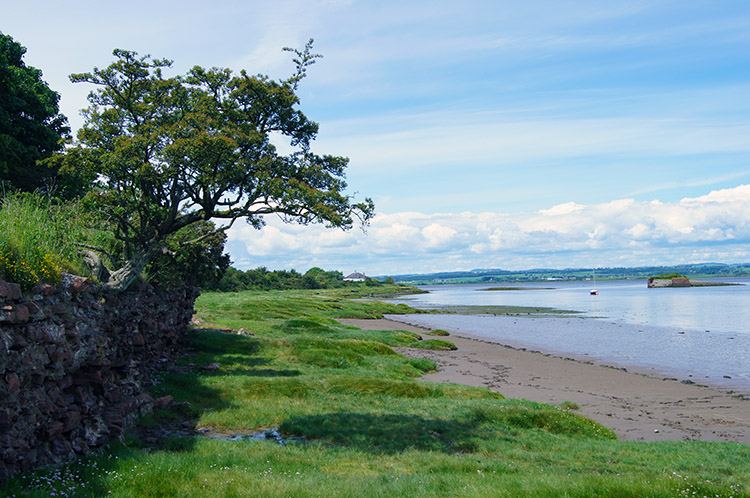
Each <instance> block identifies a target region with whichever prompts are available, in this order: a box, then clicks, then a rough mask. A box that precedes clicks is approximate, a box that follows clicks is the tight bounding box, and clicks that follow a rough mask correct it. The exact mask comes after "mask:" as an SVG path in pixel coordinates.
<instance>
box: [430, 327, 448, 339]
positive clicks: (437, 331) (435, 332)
mask: <svg viewBox="0 0 750 498" xmlns="http://www.w3.org/2000/svg"><path fill="white" fill-rule="evenodd" d="M426 334H428V335H437V336H442V337H447V336H449V335H451V333H450V332H448V331H447V330H443V329H435V330H430V331H429V332H426Z"/></svg>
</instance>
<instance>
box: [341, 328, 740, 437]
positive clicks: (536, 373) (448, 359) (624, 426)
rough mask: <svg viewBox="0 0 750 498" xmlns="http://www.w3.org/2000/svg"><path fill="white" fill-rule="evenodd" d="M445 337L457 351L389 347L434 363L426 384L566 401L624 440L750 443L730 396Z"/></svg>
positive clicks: (733, 397)
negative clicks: (434, 366)
mask: <svg viewBox="0 0 750 498" xmlns="http://www.w3.org/2000/svg"><path fill="white" fill-rule="evenodd" d="M339 321H340V322H341V323H343V324H346V325H353V326H355V327H359V328H361V329H364V330H407V331H412V332H417V333H419V334H422V335H425V334H426V333H428V331H427V330H426V329H424V328H421V327H416V326H413V325H409V324H407V323H402V322H397V321H393V320H388V319H371V320H360V319H341V320H339ZM446 339H448V340H450V341H451V342H453V343H454V344H455V345H456V346H457V347H458V349H457V350H455V351H431V350H421V349H413V348H396V349H397V350H398V351H399V352H401V353H403V354H405V355H407V356H411V357H420V358H429V359H431V360H433V361H435V362H436V363H437V365H438V372H436V373H432V374H428V375H425V376H424V377H423V379H424V380H425V381H429V382H451V383H457V384H464V385H469V386H480V387H487V388H489V389H492V390H493V391H497V392H500V393H502V394H503V395H504V396H506V397H508V398H523V399H528V400H532V401H539V402H544V403H550V404H559V403H561V402H563V401H572V402H574V403H577V404H578V405H579V406H580V407H581V409H580V410H579V411H578V413H580V414H581V415H584V416H586V417H589V418H591V419H593V420H595V421H597V422H600V423H602V424H604V425H606V426H607V427H610V428H611V429H612V430H614V431H615V433H616V434H617V435H618V437H619V438H620V439H621V440H623V441H680V440H700V441H731V442H739V443H750V401H748V399H747V398H746V397H745V398H743V397H742V396H738V395H737V393H729V392H726V391H723V390H721V389H718V388H713V387H702V386H698V385H690V384H684V383H682V382H680V381H678V380H670V379H666V378H662V377H658V376H652V375H644V374H640V373H634V372H626V371H623V370H617V369H614V368H610V367H607V366H602V365H597V364H594V363H590V362H584V361H579V360H575V359H571V358H564V357H560V356H555V355H550V354H544V353H540V352H534V351H524V350H521V349H517V348H513V347H510V346H505V345H502V344H497V343H493V342H489V341H487V340H486V339H479V338H476V337H471V336H469V335H467V334H458V333H451V336H450V337H449V338H446ZM745 394H747V393H745Z"/></svg>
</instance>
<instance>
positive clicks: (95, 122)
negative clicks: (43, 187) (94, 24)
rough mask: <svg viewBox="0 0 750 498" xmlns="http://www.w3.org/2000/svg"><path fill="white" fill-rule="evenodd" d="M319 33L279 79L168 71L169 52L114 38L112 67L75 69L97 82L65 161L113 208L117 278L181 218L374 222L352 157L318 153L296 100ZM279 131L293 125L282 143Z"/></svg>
mask: <svg viewBox="0 0 750 498" xmlns="http://www.w3.org/2000/svg"><path fill="white" fill-rule="evenodd" d="M311 48H312V40H310V42H308V44H307V45H306V46H305V48H304V50H303V51H299V50H291V49H285V50H289V51H291V52H293V53H294V54H295V56H296V57H295V59H294V62H295V64H296V71H295V73H294V74H293V75H292V76H291V77H290V78H288V79H286V80H282V81H274V80H271V79H270V78H269V77H267V76H264V75H255V76H251V75H249V74H248V73H247V72H245V71H244V70H243V71H241V72H240V73H239V74H234V73H233V72H232V71H231V70H229V69H220V68H211V69H205V68H202V67H198V66H196V67H194V68H193V69H191V70H190V71H188V72H187V74H185V75H181V76H173V77H167V76H165V75H164V72H163V70H164V69H165V68H168V67H169V66H170V65H171V62H170V61H168V60H164V59H153V58H151V57H150V56H148V55H146V56H139V55H138V54H137V53H135V52H130V51H125V50H115V51H114V52H113V55H114V56H115V58H116V60H115V62H113V63H112V64H111V65H109V66H108V67H107V68H105V69H97V68H94V70H93V71H92V72H90V73H84V74H74V75H72V76H71V80H72V81H74V82H85V83H90V84H93V85H96V87H97V88H96V89H95V90H94V91H93V92H91V94H90V95H89V102H90V104H91V105H90V106H89V108H88V109H86V110H85V111H84V116H85V118H86V120H85V125H84V127H83V128H82V129H81V130H80V132H79V134H78V142H77V144H76V145H75V147H72V148H70V149H69V150H68V151H67V152H66V154H65V156H64V162H65V166H64V167H65V170H66V171H67V172H68V173H71V172H72V173H74V174H76V175H78V176H79V177H81V178H88V180H89V181H92V182H93V183H94V184H95V185H96V189H95V191H94V192H93V193H92V195H90V199H91V200H92V202H93V203H94V205H95V206H96V207H97V208H98V209H99V210H100V211H101V212H103V213H106V215H107V216H108V217H109V219H110V221H111V222H112V223H113V225H114V231H115V238H116V239H117V240H119V241H120V242H121V243H122V245H123V251H122V252H123V254H124V259H125V262H124V264H123V266H122V267H121V268H120V269H119V270H117V271H115V272H114V273H113V274H112V280H111V282H110V285H111V286H112V287H117V288H123V287H126V286H127V285H128V284H129V283H130V282H131V281H132V280H133V279H134V278H135V277H136V276H137V275H138V274H139V273H140V271H141V270H143V268H144V267H145V265H147V264H148V262H149V261H151V260H152V259H153V257H154V254H156V253H158V252H159V251H161V249H162V248H163V246H164V242H165V241H166V240H167V238H168V237H169V236H170V234H173V233H175V232H177V231H179V230H180V229H182V228H184V227H187V226H189V225H191V224H193V223H196V222H199V221H201V220H209V219H215V220H228V221H227V222H226V223H225V224H224V225H223V229H226V228H228V227H229V226H231V224H232V223H234V221H236V220H237V219H240V218H245V219H246V220H247V222H248V223H250V224H251V225H253V226H254V227H256V228H261V227H262V226H263V224H264V222H263V216H264V215H268V214H272V213H274V214H278V215H279V216H281V217H282V218H283V219H284V220H285V221H288V222H298V223H303V224H308V223H313V222H317V223H324V224H326V225H327V226H329V227H339V228H344V229H348V228H351V226H352V224H353V222H354V219H355V218H357V219H359V220H360V221H361V222H362V223H367V222H368V220H369V219H370V217H371V216H372V214H373V209H374V207H373V204H372V201H371V200H370V199H365V200H364V201H363V202H360V203H355V202H354V201H353V200H352V198H351V197H349V196H347V195H346V194H345V193H344V190H345V188H346V182H345V179H344V178H345V177H344V170H345V168H346V165H347V163H348V159H346V158H344V157H339V156H331V155H317V154H315V153H313V152H312V151H311V143H312V141H313V140H314V139H315V137H316V135H317V132H318V125H317V124H316V123H315V122H313V121H310V120H309V119H308V118H307V117H306V116H305V115H304V114H303V113H302V112H301V111H299V110H298V109H297V108H296V106H297V105H298V104H299V99H298V97H297V95H296V93H295V92H296V89H297V85H298V84H299V82H300V81H301V80H302V78H303V77H304V76H305V73H306V70H307V68H308V67H309V66H310V65H311V64H312V63H313V62H314V61H315V59H316V58H317V57H319V56H318V55H315V54H312V53H311ZM272 136H278V137H286V139H287V140H288V141H289V143H290V145H291V148H292V152H291V153H289V154H286V155H283V154H280V153H279V152H278V151H277V149H276V147H275V146H274V145H273V143H272V141H271V138H272Z"/></svg>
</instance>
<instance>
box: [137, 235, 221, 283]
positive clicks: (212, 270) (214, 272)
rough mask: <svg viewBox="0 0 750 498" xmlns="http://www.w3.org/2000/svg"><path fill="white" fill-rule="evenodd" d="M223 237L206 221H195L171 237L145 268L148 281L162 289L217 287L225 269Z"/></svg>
mask: <svg viewBox="0 0 750 498" xmlns="http://www.w3.org/2000/svg"><path fill="white" fill-rule="evenodd" d="M226 239H227V236H226V234H225V233H224V232H220V231H216V226H215V225H214V224H213V223H212V222H210V221H199V222H196V223H194V224H192V225H188V226H186V227H184V228H183V229H181V230H179V231H178V232H176V233H174V234H171V235H170V236H169V237H167V239H166V240H165V241H164V245H163V247H162V251H161V252H160V253H157V254H156V255H155V256H154V257H153V258H152V260H151V262H150V263H149V264H148V266H146V274H147V275H148V278H147V279H148V281H149V282H150V283H152V284H155V285H160V286H163V287H168V286H176V285H194V286H197V287H201V288H207V287H212V286H215V285H217V284H218V282H219V281H220V280H221V278H222V277H223V276H224V273H225V272H226V271H227V269H228V268H229V255H227V254H224V243H225V242H226Z"/></svg>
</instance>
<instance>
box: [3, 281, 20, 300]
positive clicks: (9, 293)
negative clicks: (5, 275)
mask: <svg viewBox="0 0 750 498" xmlns="http://www.w3.org/2000/svg"><path fill="white" fill-rule="evenodd" d="M21 295H22V294H21V286H20V285H19V284H12V283H10V282H6V281H5V280H2V279H0V299H2V300H4V301H13V300H18V299H21Z"/></svg>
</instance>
